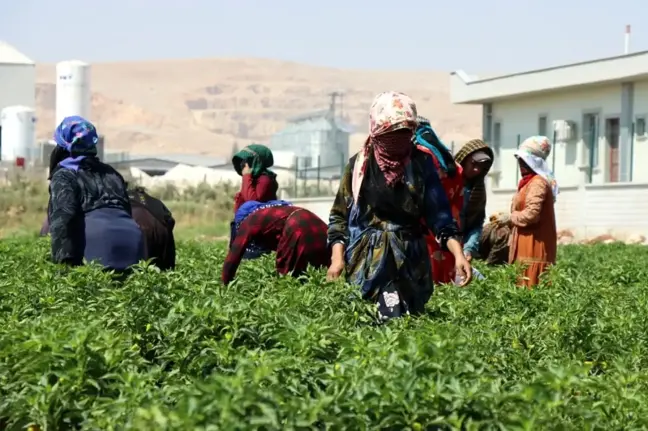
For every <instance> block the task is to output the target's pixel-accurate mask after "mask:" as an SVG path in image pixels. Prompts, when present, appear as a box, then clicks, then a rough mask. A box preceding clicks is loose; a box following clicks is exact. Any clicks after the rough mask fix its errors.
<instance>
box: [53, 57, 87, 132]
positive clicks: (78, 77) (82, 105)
mask: <svg viewBox="0 0 648 431" xmlns="http://www.w3.org/2000/svg"><path fill="white" fill-rule="evenodd" d="M90 108H91V92H90V65H89V64H88V63H84V62H83V61H79V60H70V61H62V62H60V63H58V64H57V65H56V124H55V125H54V127H58V125H59V124H61V121H63V119H64V118H65V117H69V116H72V115H80V116H82V117H84V118H86V119H88V120H90V121H92V119H91V118H90V116H91V112H90Z"/></svg>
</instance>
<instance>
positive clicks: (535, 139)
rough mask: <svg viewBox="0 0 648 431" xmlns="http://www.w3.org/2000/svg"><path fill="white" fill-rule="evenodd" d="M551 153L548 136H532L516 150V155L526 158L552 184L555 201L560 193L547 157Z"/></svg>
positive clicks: (530, 166)
mask: <svg viewBox="0 0 648 431" xmlns="http://www.w3.org/2000/svg"><path fill="white" fill-rule="evenodd" d="M550 153H551V142H549V138H547V137H546V136H531V137H529V138H527V139H525V140H524V142H522V144H520V148H518V150H517V151H516V152H515V157H518V158H520V159H522V160H524V163H526V164H527V165H528V166H529V168H531V169H532V170H533V172H535V173H536V174H538V175H540V176H541V177H543V178H544V179H545V180H546V181H547V183H549V185H550V186H551V193H552V194H553V197H554V202H555V201H556V197H557V196H558V193H560V191H559V189H558V183H557V182H556V177H555V176H554V173H553V172H552V170H551V169H550V168H549V164H547V157H549V154H550Z"/></svg>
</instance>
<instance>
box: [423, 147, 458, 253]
mask: <svg viewBox="0 0 648 431" xmlns="http://www.w3.org/2000/svg"><path fill="white" fill-rule="evenodd" d="M424 175H425V195H424V196H423V200H424V216H425V222H426V223H427V226H428V228H430V229H431V230H432V233H434V236H435V237H436V238H437V240H438V241H439V243H440V244H441V248H443V249H446V250H449V251H450V252H452V254H455V252H456V251H457V250H456V246H455V245H454V244H453V247H452V248H453V249H454V251H453V250H450V249H449V247H448V240H450V239H454V241H453V242H456V244H459V254H460V255H461V256H463V252H462V251H461V244H460V243H459V241H457V240H456V239H457V238H459V237H460V235H459V227H458V226H457V222H456V221H455V219H454V218H453V217H452V212H451V210H450V203H449V201H448V197H447V196H446V193H445V190H443V187H442V186H441V181H440V179H439V176H438V174H437V172H436V169H434V162H433V161H432V159H430V158H429V157H427V158H426V166H425V174H424Z"/></svg>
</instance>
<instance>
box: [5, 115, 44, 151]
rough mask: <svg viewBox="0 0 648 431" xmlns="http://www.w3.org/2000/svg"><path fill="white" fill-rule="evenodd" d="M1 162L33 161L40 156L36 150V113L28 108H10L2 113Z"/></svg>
mask: <svg viewBox="0 0 648 431" xmlns="http://www.w3.org/2000/svg"><path fill="white" fill-rule="evenodd" d="M0 127H2V129H1V130H0V142H2V148H0V160H2V161H3V162H12V163H13V162H16V161H17V160H20V159H22V161H23V162H24V161H25V160H29V161H32V160H34V159H35V158H37V157H38V156H39V154H38V151H37V149H36V128H35V127H36V113H35V111H34V110H33V109H32V108H30V107H28V106H8V107H6V108H4V109H3V110H2V112H1V113H0Z"/></svg>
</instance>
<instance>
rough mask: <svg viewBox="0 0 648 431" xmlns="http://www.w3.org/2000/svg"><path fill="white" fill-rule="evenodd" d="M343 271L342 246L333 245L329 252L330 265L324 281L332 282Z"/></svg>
mask: <svg viewBox="0 0 648 431" xmlns="http://www.w3.org/2000/svg"><path fill="white" fill-rule="evenodd" d="M342 271H344V244H340V243H338V244H334V245H333V249H332V250H331V265H330V266H329V269H328V271H326V280H327V281H333V280H335V279H337V278H339V277H340V275H342Z"/></svg>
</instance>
